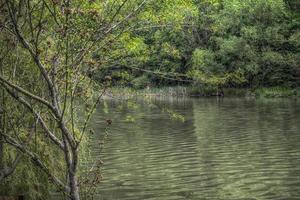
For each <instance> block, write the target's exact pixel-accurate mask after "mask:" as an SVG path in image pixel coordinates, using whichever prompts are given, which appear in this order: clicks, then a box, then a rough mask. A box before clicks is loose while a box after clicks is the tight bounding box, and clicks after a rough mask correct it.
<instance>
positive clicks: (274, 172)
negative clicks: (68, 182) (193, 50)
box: [91, 98, 300, 200]
mask: <svg viewBox="0 0 300 200" xmlns="http://www.w3.org/2000/svg"><path fill="white" fill-rule="evenodd" d="M106 103H107V105H108V109H107V106H103V105H101V106H99V108H98V111H97V113H96V114H95V116H94V118H93V128H94V130H95V134H94V136H93V138H92V140H91V154H92V157H93V158H94V159H95V160H96V159H98V158H101V159H102V160H103V161H104V163H105V164H104V167H103V176H104V180H103V182H102V183H101V184H100V185H99V188H98V191H97V198H96V199H107V200H115V199H122V200H135V199H136V200H143V199H149V200H150V199H159V200H160V199H161V200H169V199H171V200H176V199H212V200H214V199H228V200H234V199H300V102H299V101H296V100H284V99H277V100H249V99H248V100H247V99H231V98H224V99H215V98H207V99H205V98H202V99H162V100H156V102H155V104H157V105H159V107H160V109H158V108H157V107H155V106H153V105H151V104H148V103H138V104H136V105H133V104H131V103H128V104H126V103H124V102H123V103H120V102H117V101H109V102H106ZM121 105H123V106H121ZM124 105H125V106H124ZM161 108H168V109H171V110H173V111H176V112H177V113H179V114H181V115H183V116H184V117H185V121H184V122H182V121H180V120H174V119H172V117H170V112H167V111H162V110H161ZM107 111H108V112H107ZM106 118H111V119H112V120H113V123H112V126H111V127H110V130H109V137H108V141H107V142H106V144H105V147H104V150H102V151H100V145H99V140H100V137H101V135H102V134H103V131H104V127H105V119H106ZM133 121H134V122H133Z"/></svg>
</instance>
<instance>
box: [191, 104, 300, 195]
mask: <svg viewBox="0 0 300 200" xmlns="http://www.w3.org/2000/svg"><path fill="white" fill-rule="evenodd" d="M217 105H218V106H217ZM261 106H262V107H261ZM264 109H266V111H265V112H266V113H265V112H264V113H263V114H261V113H260V112H259V111H262V110H264ZM282 111H284V112H286V114H287V115H289V114H291V112H292V109H290V108H289V107H286V106H285V105H278V104H276V103H275V104H269V105H260V102H254V101H246V100H245V101H243V100H234V99H226V100H224V101H222V102H214V101H212V100H201V101H197V104H196V105H194V117H195V127H196V133H197V136H198V143H199V145H198V147H199V149H200V150H199V152H201V154H202V160H203V163H205V165H207V168H205V169H208V171H206V172H204V173H205V174H208V175H209V174H211V175H209V176H211V177H214V175H215V180H214V182H215V183H216V184H217V186H216V187H209V184H208V183H205V184H204V185H207V186H208V190H210V191H207V190H206V192H205V194H207V193H208V194H215V195H216V196H215V197H218V198H225V199H228V198H230V199H232V198H247V197H250V196H251V197H257V198H258V197H263V198H279V197H289V196H291V195H290V194H291V193H292V192H294V191H295V189H296V188H295V187H298V189H299V183H300V180H299V178H296V180H295V178H294V181H296V182H297V183H298V184H297V185H296V186H295V187H294V188H289V187H286V186H285V184H287V182H289V180H291V178H292V179H293V177H295V175H299V170H298V171H297V167H295V166H294V165H293V164H292V163H291V162H290V161H291V160H293V161H294V163H295V162H297V163H298V164H299V159H298V158H297V157H295V156H293V159H291V155H290V154H289V153H288V152H289V146H290V145H291V142H288V143H287V142H284V137H285V136H284V135H285V131H283V130H289V129H287V128H286V127H285V126H284V124H286V123H289V122H288V121H289V120H288V119H287V120H285V119H284V118H282V117H281V116H282V113H280V112H282ZM294 117H295V116H294ZM266 118H267V119H266ZM292 123H293V122H292ZM298 131H299V130H298ZM296 133H297V132H295V131H291V132H290V134H291V135H294V136H295V134H296ZM296 139H297V140H296V141H298V142H296V141H294V142H292V143H294V144H296V143H299V140H300V138H299V136H297V138H296ZM297 149H298V150H299V148H297ZM297 149H295V148H294V149H293V150H297ZM298 150H297V151H298ZM298 152H299V151H298ZM287 169H288V170H287ZM213 174H214V175H213ZM291 175H292V176H291ZM297 177H299V176H297ZM204 191H205V190H204V189H203V190H201V189H200V190H199V193H201V192H202V194H203V192H204ZM294 193H295V192H294ZM280 195H284V196H280Z"/></svg>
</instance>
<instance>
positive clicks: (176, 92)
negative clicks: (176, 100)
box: [106, 86, 300, 98]
mask: <svg viewBox="0 0 300 200" xmlns="http://www.w3.org/2000/svg"><path fill="white" fill-rule="evenodd" d="M106 96H107V97H117V98H128V97H136V96H166V97H170V96H172V97H214V96H220V97H254V98H299V97H300V89H299V88H284V87H268V88H266V87H264V88H258V89H250V88H223V89H222V90H218V89H216V88H212V87H195V86H186V87H184V86H174V87H161V88H146V89H141V90H136V89H132V88H128V87H124V88H120V87H114V88H111V89H110V90H109V91H108V93H107V95H106Z"/></svg>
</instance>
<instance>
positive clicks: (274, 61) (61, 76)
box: [0, 0, 300, 200]
mask: <svg viewBox="0 0 300 200" xmlns="http://www.w3.org/2000/svg"><path fill="white" fill-rule="evenodd" d="M299 7H300V2H299V1H297V0H226V1H225V0H155V1H150V0H149V1H148V0H130V1H128V0H107V1H100V0H90V1H82V0H2V1H0V181H1V182H0V195H25V196H29V197H30V198H31V199H47V198H48V197H49V195H50V191H51V192H59V193H61V194H62V195H63V196H64V197H65V198H66V199H72V200H79V199H80V196H84V197H85V198H88V197H89V198H90V197H91V198H92V191H94V188H95V187H96V186H97V184H98V183H99V182H100V181H101V174H100V173H99V172H100V168H101V167H100V166H101V161H96V163H97V164H95V165H93V167H92V169H91V171H92V172H93V173H92V172H91V171H81V170H80V165H81V163H82V162H83V161H84V160H85V159H86V157H87V156H86V155H84V153H85V152H86V144H85V143H86V141H87V140H88V138H89V134H92V133H93V131H92V130H89V128H88V127H89V126H88V125H89V121H90V119H91V116H92V114H93V112H94V110H95V109H96V107H97V105H98V104H99V102H100V101H101V99H102V97H103V96H105V95H109V93H107V90H108V88H109V87H111V86H113V87H117V88H124V87H127V88H128V89H122V90H123V92H122V93H121V94H124V93H127V92H132V91H133V90H134V91H135V90H136V89H139V90H141V91H139V92H136V94H137V95H143V94H155V93H162V94H164V95H177V96H184V95H190V96H212V95H221V96H223V95H224V94H225V95H238V96H247V95H251V96H253V95H256V96H263V97H283V96H284V97H286V96H297V95H298V96H299V92H298V90H297V87H298V86H299V84H300V51H299V50H300V29H299V28H300V14H299V13H300V12H299ZM156 87H158V88H162V89H154V88H156ZM111 91H112V92H111V94H112V95H114V93H119V92H118V91H117V90H115V91H113V90H111ZM119 96H122V95H120V93H119ZM78 102H82V103H80V105H78ZM166 112H168V113H170V116H171V117H174V118H178V116H176V115H175V114H174V113H172V112H171V111H169V110H168V111H166ZM127 120H128V121H133V119H132V118H130V117H128V119H127ZM182 121H184V120H182ZM107 125H110V123H108V122H107ZM91 173H92V174H91ZM87 177H95V179H92V180H90V179H89V178H87ZM24 180H26V181H24ZM85 191H86V192H87V193H88V194H84V192H85Z"/></svg>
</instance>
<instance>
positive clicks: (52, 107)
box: [0, 0, 146, 200]
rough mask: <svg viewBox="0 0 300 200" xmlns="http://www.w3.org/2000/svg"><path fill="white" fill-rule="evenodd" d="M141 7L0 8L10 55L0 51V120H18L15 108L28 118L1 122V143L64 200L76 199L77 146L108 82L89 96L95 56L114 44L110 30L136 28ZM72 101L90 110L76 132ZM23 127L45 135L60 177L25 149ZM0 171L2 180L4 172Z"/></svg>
mask: <svg viewBox="0 0 300 200" xmlns="http://www.w3.org/2000/svg"><path fill="white" fill-rule="evenodd" d="M145 3H146V0H144V1H131V2H127V1H106V2H105V3H103V2H101V1H90V2H84V3H83V2H82V1H70V0H65V1H56V0H53V1H51V0H49V1H47V0H34V1H31V0H19V1H12V0H5V1H3V3H2V2H1V15H3V16H2V18H1V19H4V20H3V21H1V29H2V30H1V37H4V38H6V41H4V42H3V43H4V45H5V46H6V47H7V49H8V51H5V52H1V64H2V66H1V76H0V85H1V91H2V94H4V95H3V96H5V98H6V99H5V101H3V102H4V104H2V106H3V107H2V106H1V111H2V112H4V114H2V116H5V118H11V119H13V118H15V117H16V116H18V113H16V111H17V110H18V111H22V112H24V113H27V115H26V116H25V117H24V119H23V121H22V123H19V122H16V121H14V120H12V121H10V123H8V122H5V123H4V124H1V125H2V129H1V132H0V134H1V137H2V138H3V140H4V142H5V144H9V145H10V147H7V148H11V147H13V148H14V149H16V150H18V152H20V153H21V154H22V155H25V156H26V157H27V158H29V160H30V161H31V163H32V164H33V165H34V166H35V167H38V168H39V169H40V170H42V172H43V173H44V174H46V175H47V176H48V178H49V180H50V181H51V182H53V183H54V184H55V185H57V186H58V187H59V189H60V190H62V191H63V192H64V193H65V194H66V195H67V198H68V199H72V200H78V199H80V192H79V186H78V185H79V182H78V163H79V161H80V157H79V151H80V147H81V145H82V141H83V138H84V137H85V135H86V134H87V133H86V132H87V131H86V126H87V124H88V121H89V119H90V117H91V114H92V112H93V110H94V109H95V107H96V105H97V104H98V103H99V101H100V98H101V96H102V95H103V93H104V92H105V90H106V88H107V87H108V84H109V83H108V82H109V81H110V78H109V77H108V78H107V80H106V82H103V83H102V84H100V89H99V91H100V92H99V93H98V94H96V95H90V94H89V92H90V89H91V87H92V86H93V81H92V79H90V78H89V77H91V76H93V70H94V68H96V67H97V63H95V61H94V60H93V55H94V53H96V52H100V51H101V50H103V47H107V46H108V44H109V43H111V42H112V41H113V38H114V37H115V36H114V35H112V33H113V32H114V33H117V32H120V33H121V32H122V30H123V29H124V28H125V27H126V26H127V23H128V22H129V21H130V22H133V20H134V17H135V16H136V14H137V13H138V12H139V11H140V9H141V8H142V7H143V6H144V5H145ZM11 49H13V51H11ZM88 76H89V77H88ZM75 98H82V99H83V101H85V103H86V105H87V109H86V118H85V122H84V123H83V125H82V126H81V127H79V126H77V125H78V123H77V121H78V119H77V118H76V112H77V107H76V105H75ZM8 101H10V102H9V104H10V105H9V106H8V105H7V104H8V103H7V102H8ZM12 108H15V110H12ZM19 117H20V116H18V117H17V118H19ZM2 121H4V120H3V117H2ZM27 122H36V124H37V125H36V126H37V129H38V130H39V131H38V132H39V133H41V134H43V135H37V134H36V135H37V137H39V138H40V139H41V142H40V143H39V144H38V145H41V146H43V145H45V147H47V148H48V147H49V148H50V149H51V152H52V153H53V152H56V153H57V155H56V157H57V158H58V159H61V158H62V159H63V160H64V163H63V166H64V167H65V169H64V170H63V174H64V175H63V176H61V175H60V174H58V175H57V174H56V172H57V171H53V170H52V169H51V168H49V166H48V165H47V164H48V163H47V159H43V158H42V157H41V156H42V155H43V154H39V153H37V152H36V151H35V150H34V149H33V148H32V147H31V146H28V147H27V144H30V143H32V134H31V133H29V131H28V128H27V127H26V126H27ZM3 127H4V128H3ZM15 130H16V131H15ZM24 132H25V133H24ZM35 133H37V132H35ZM24 134H25V136H24ZM1 144H2V145H3V143H1ZM2 148H3V147H2ZM5 148H6V147H5ZM49 148H48V149H49ZM52 156H55V155H52ZM2 158H3V157H2ZM18 158H19V156H17V158H16V160H19V159H18ZM16 163H19V161H18V162H16ZM15 168H16V167H15V165H13V166H12V167H11V169H12V170H14V169H15ZM2 172H3V174H6V173H5V170H4V169H3V171H2Z"/></svg>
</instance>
